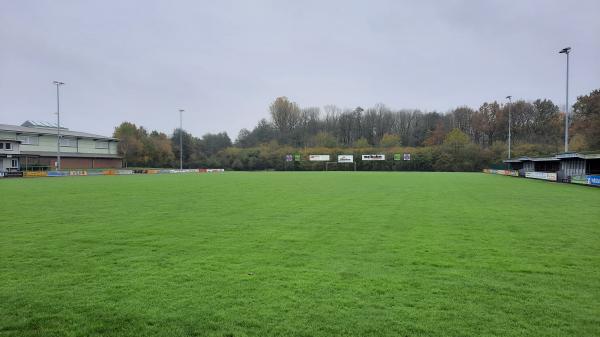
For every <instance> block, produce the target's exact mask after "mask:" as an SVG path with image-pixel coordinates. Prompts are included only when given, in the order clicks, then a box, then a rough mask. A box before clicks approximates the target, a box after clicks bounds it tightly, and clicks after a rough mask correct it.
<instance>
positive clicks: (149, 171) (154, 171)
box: [146, 170, 160, 174]
mask: <svg viewBox="0 0 600 337" xmlns="http://www.w3.org/2000/svg"><path fill="white" fill-rule="evenodd" d="M146 173H147V174H159V173H160V170H147V171H146Z"/></svg>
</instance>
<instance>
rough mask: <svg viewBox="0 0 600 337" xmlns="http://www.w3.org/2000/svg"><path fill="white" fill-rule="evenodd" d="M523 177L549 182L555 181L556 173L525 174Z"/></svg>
mask: <svg viewBox="0 0 600 337" xmlns="http://www.w3.org/2000/svg"><path fill="white" fill-rule="evenodd" d="M525 177H526V178H532V179H542V180H550V181H556V180H557V177H556V173H552V172H525Z"/></svg>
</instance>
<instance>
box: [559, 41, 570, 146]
mask: <svg viewBox="0 0 600 337" xmlns="http://www.w3.org/2000/svg"><path fill="white" fill-rule="evenodd" d="M570 52H571V47H567V48H564V49H562V50H561V51H559V52H558V53H559V54H567V94H566V96H567V97H566V99H565V152H568V151H569V53H570Z"/></svg>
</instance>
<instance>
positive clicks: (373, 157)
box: [362, 154, 385, 160]
mask: <svg viewBox="0 0 600 337" xmlns="http://www.w3.org/2000/svg"><path fill="white" fill-rule="evenodd" d="M362 160H385V154H363V155H362Z"/></svg>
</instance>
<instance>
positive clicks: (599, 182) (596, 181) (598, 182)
mask: <svg viewBox="0 0 600 337" xmlns="http://www.w3.org/2000/svg"><path fill="white" fill-rule="evenodd" d="M587 183H588V185H592V186H600V176H587Z"/></svg>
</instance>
